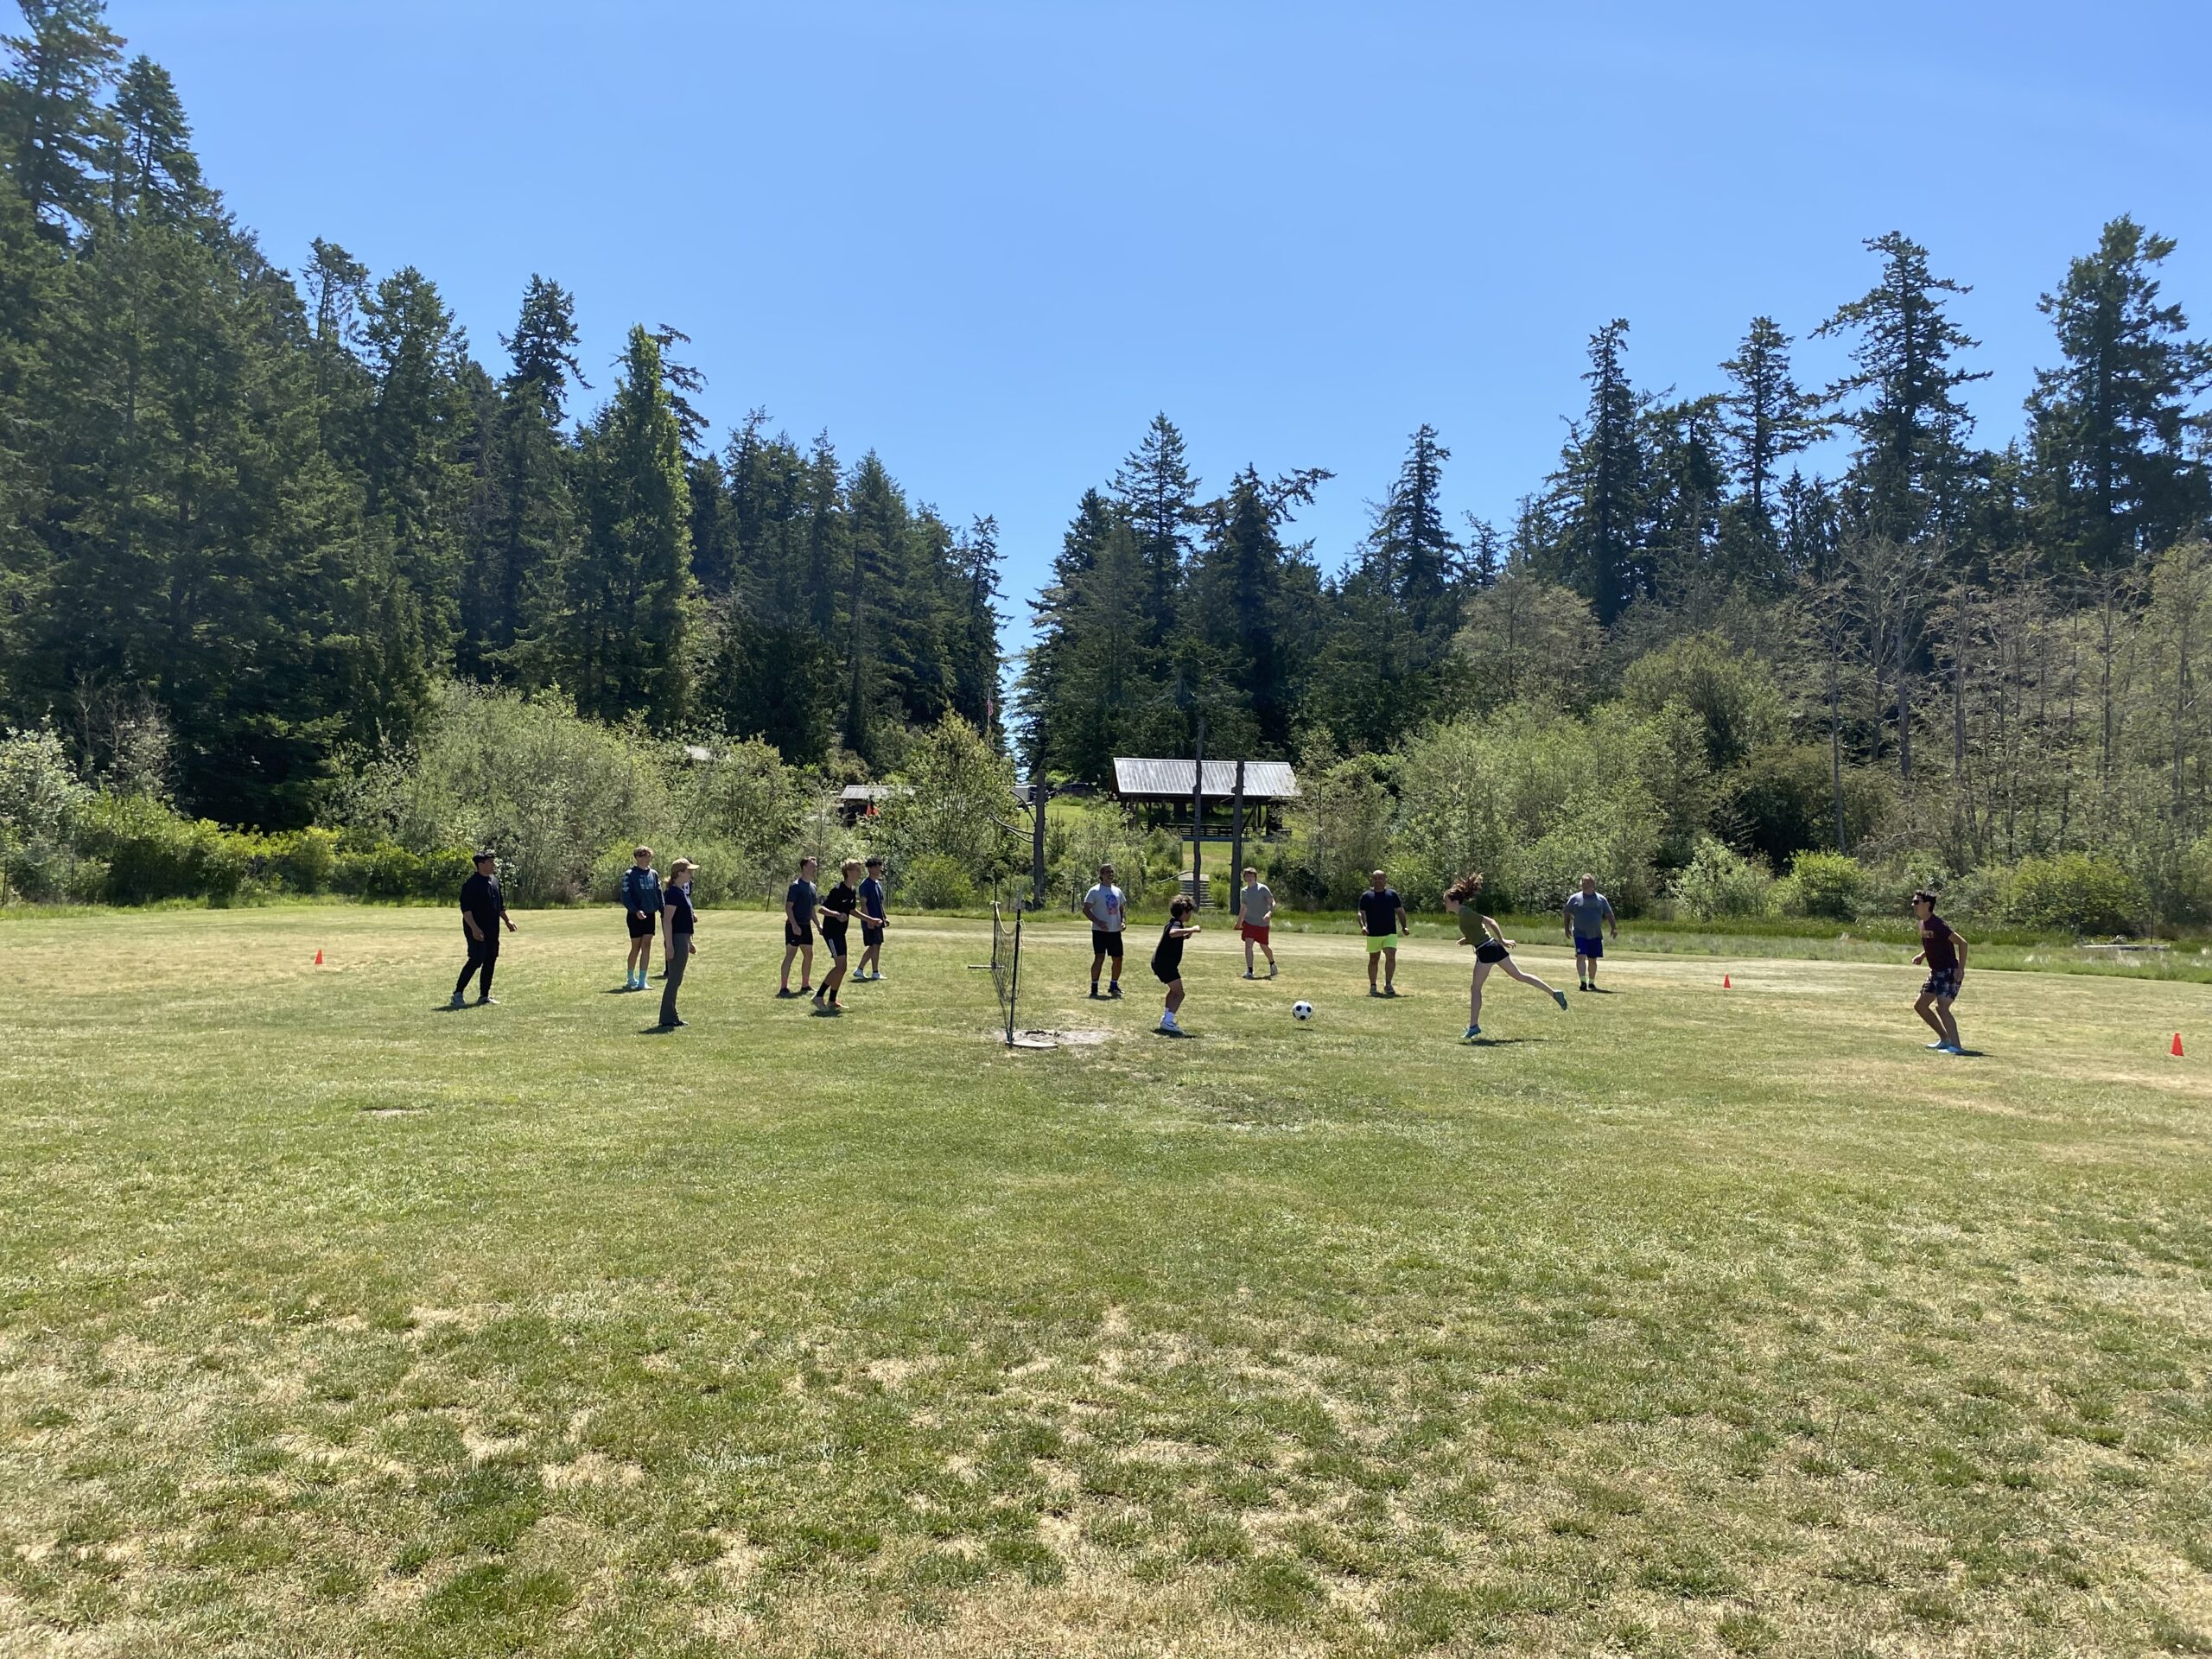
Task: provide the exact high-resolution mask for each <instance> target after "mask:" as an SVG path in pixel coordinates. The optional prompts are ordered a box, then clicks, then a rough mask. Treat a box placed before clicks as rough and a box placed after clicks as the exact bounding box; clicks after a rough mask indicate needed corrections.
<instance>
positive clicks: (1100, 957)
mask: <svg viewBox="0 0 2212 1659" xmlns="http://www.w3.org/2000/svg"><path fill="white" fill-rule="evenodd" d="M1105 965H1106V953H1105V952H1104V951H1103V950H1094V951H1092V952H1091V953H1090V994H1091V995H1093V996H1096V995H1098V970H1099V969H1101V968H1103V967H1104V966H1105Z"/></svg>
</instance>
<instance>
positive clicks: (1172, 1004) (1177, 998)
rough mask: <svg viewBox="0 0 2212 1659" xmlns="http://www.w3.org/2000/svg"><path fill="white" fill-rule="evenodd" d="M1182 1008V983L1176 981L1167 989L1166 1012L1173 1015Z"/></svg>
mask: <svg viewBox="0 0 2212 1659" xmlns="http://www.w3.org/2000/svg"><path fill="white" fill-rule="evenodd" d="M1182 1006H1183V982H1182V981H1181V980H1177V981H1176V982H1174V983H1173V985H1170V986H1169V987H1168V988H1167V1012H1168V1013H1170V1014H1173V1013H1174V1012H1175V1010H1176V1009H1178V1008H1179V1007H1182Z"/></svg>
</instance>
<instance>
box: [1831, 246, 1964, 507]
mask: <svg viewBox="0 0 2212 1659" xmlns="http://www.w3.org/2000/svg"><path fill="white" fill-rule="evenodd" d="M1866 246H1867V248H1868V249H1869V250H1871V251H1873V252H1876V253H1878V254H1880V255H1881V257H1882V276H1881V280H1880V281H1879V282H1878V283H1876V284H1875V286H1874V287H1873V288H1872V289H1869V290H1868V291H1867V292H1866V294H1864V295H1862V296H1859V298H1858V299H1855V300H1853V301H1852V302H1849V303H1848V304H1847V305H1843V306H1840V307H1838V308H1837V309H1836V313H1835V315H1834V316H1832V317H1830V318H1829V319H1828V320H1827V321H1826V322H1824V323H1822V324H1821V326H1820V327H1819V329H1818V330H1816V331H1815V332H1816V333H1817V334H1819V335H1820V336H1821V337H1822V338H1827V337H1831V336H1834V335H1837V334H1852V335H1854V336H1855V340H1854V343H1853V346H1852V349H1851V358H1852V362H1853V365H1854V367H1853V371H1852V372H1851V373H1849V374H1847V375H1846V376H1844V377H1843V378H1841V379H1840V380H1838V381H1837V382H1836V383H1835V384H1834V385H1833V386H1831V387H1830V388H1829V389H1828V392H1827V402H1828V403H1829V404H1831V405H1833V406H1834V407H1835V408H1836V409H1838V410H1840V418H1841V420H1842V421H1843V422H1844V423H1846V424H1847V425H1848V426H1850V427H1851V428H1852V429H1853V430H1854V431H1856V432H1857V434H1858V435H1859V448H1858V452H1857V454H1856V455H1855V456H1854V458H1853V463H1852V484H1853V489H1854V491H1855V492H1856V493H1857V494H1858V495H1859V499H1861V501H1862V502H1863V504H1864V505H1863V512H1864V517H1865V518H1866V524H1867V527H1868V530H1869V531H1870V533H1871V534H1872V535H1874V536H1876V537H1883V538H1886V539H1889V540H1891V541H1897V542H1903V541H1907V540H1910V539H1911V538H1913V537H1919V536H1923V535H1925V534H1927V533H1928V532H1929V531H1947V530H1949V529H1951V528H1953V527H1954V525H1955V522H1956V516H1957V513H1958V511H1959V509H1960V507H1961V505H1962V501H1963V497H1964V491H1965V484H1966V474H1967V448H1966V444H1967V437H1968V436H1969V435H1970V434H1971V433H1972V431H1973V429H1974V417H1973V416H1971V415H1970V414H1969V413H1968V412H1967V407H1966V405H1965V404H1963V403H1962V402H1961V401H1960V397H1959V393H1960V390H1961V388H1962V387H1963V386H1965V385H1968V384H1969V383H1971V382H1973V381H1976V380H1983V379H1986V378H1988V375H1987V372H1986V371H1983V372H1970V371H1967V370H1966V369H1962V368H1961V367H1959V366H1958V364H1957V363H1956V361H1955V359H1956V358H1957V356H1958V355H1959V353H1962V352H1967V351H1971V350H1972V349H1973V348H1974V346H1975V345H1976V344H1978V342H1977V341H1975V340H1973V339H1971V338H1970V337H1969V336H1968V335H1967V334H1966V332H1965V331H1964V330H1963V329H1961V328H1960V327H1958V325H1957V324H1955V323H1954V322H1953V321H1951V320H1950V318H1949V316H1948V315H1947V314H1946V312H1945V310H1944V298H1943V296H1946V295H1964V294H1967V293H1969V292H1971V291H1972V290H1971V289H1967V287H1965V286H1964V285H1962V284H1961V283H1955V282H1952V281H1950V280H1949V279H1948V278H1945V277H1936V276H1935V275H1933V274H1932V273H1931V272H1930V271H1929V268H1928V250H1927V249H1925V248H1923V247H1922V246H1921V245H1919V244H1918V243H1916V242H1915V241H1912V240H1911V239H1910V238H1908V237H1905V236H1904V235H1903V234H1901V233H1900V232H1896V231H1892V232H1890V233H1889V234H1888V235H1886V236H1880V237H1876V238H1873V239H1872V240H1871V241H1869V242H1868V243H1867V244H1866ZM1854 399H1855V400H1857V401H1856V402H1855V403H1854V402H1853V400H1854Z"/></svg>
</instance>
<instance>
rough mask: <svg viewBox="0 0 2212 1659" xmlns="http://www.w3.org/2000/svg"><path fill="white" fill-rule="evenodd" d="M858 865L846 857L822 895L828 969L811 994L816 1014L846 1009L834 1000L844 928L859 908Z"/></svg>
mask: <svg viewBox="0 0 2212 1659" xmlns="http://www.w3.org/2000/svg"><path fill="white" fill-rule="evenodd" d="M860 874H861V861H860V860H858V859H857V858H849V859H847V860H846V861H845V867H844V869H843V871H842V874H841V879H840V880H838V883H837V885H836V887H832V888H830V889H829V892H827V893H823V895H822V903H821V911H822V943H823V945H824V946H825V947H826V948H827V949H828V950H829V972H828V973H826V974H824V975H823V976H822V988H821V989H820V990H818V991H817V992H816V993H815V994H814V1011H815V1012H816V1013H817V1014H829V1015H831V1016H833V1017H834V1016H835V1015H837V1014H842V1013H843V1012H844V1011H845V1010H844V1007H843V1005H842V1004H841V1003H840V1002H839V1001H837V988H838V987H839V986H840V985H842V984H843V983H844V982H845V928H846V926H847V925H848V924H849V923H850V922H851V921H852V919H853V912H855V911H856V910H858V909H859V908H860V903H861V894H860V889H859V888H858V887H855V885H854V882H855V879H856V878H857V877H858V876H859V875H860Z"/></svg>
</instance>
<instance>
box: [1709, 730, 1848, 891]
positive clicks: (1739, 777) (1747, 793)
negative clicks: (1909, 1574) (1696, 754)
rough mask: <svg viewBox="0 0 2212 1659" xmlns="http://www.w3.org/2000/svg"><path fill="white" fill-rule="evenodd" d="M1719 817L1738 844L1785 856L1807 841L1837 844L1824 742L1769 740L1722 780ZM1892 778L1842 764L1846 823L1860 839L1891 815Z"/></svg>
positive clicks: (1777, 859) (1775, 858) (1770, 856)
mask: <svg viewBox="0 0 2212 1659" xmlns="http://www.w3.org/2000/svg"><path fill="white" fill-rule="evenodd" d="M1720 792H1721V800H1720V805H1719V810H1718V814H1717V817H1718V823H1717V825H1716V827H1718V828H1720V829H1722V830H1723V831H1724V832H1725V833H1726V835H1727V836H1728V838H1729V839H1730V840H1731V841H1732V842H1735V843H1736V845H1738V847H1742V848H1744V849H1746V850H1748V851H1751V852H1754V853H1757V854H1758V855H1760V856H1761V857H1763V858H1764V859H1766V860H1768V861H1770V863H1774V864H1780V863H1782V862H1783V861H1785V860H1787V859H1788V858H1789V857H1790V855H1792V854H1795V853H1797V852H1799V851H1802V850H1803V849H1807V848H1815V847H1820V848H1828V847H1834V845H1835V830H1836V823H1835V779H1834V772H1832V770H1831V768H1830V760H1829V755H1828V750H1827V745H1826V744H1824V743H1765V744H1762V745H1760V746H1759V747H1758V748H1755V749H1753V750H1752V751H1751V753H1748V754H1746V755H1745V757H1744V758H1743V760H1742V761H1741V762H1740V763H1739V764H1738V766H1736V767H1735V768H1734V769H1733V770H1732V771H1731V772H1728V773H1727V774H1726V776H1725V777H1724V778H1723V779H1721V782H1720ZM1889 813H1890V800H1889V795H1888V791H1887V785H1885V784H1884V783H1883V781H1882V780H1881V779H1878V778H1875V777H1874V776H1873V775H1872V774H1871V773H1869V772H1866V771H1865V770H1864V769H1862V768H1860V767H1857V766H1846V767H1845V768H1844V769H1843V829H1844V835H1845V836H1846V837H1847V845H1849V846H1853V847H1856V846H1858V845H1859V844H1860V843H1861V842H1864V841H1866V839H1867V838H1868V837H1869V836H1872V835H1873V834H1875V833H1876V832H1877V831H1878V829H1880V828H1881V826H1882V823H1883V821H1884V820H1885V818H1886V817H1888V816H1889Z"/></svg>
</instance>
